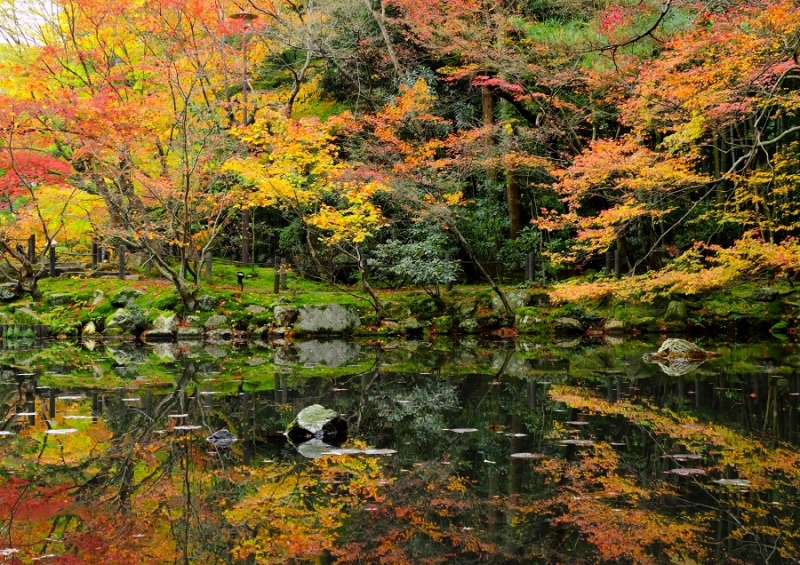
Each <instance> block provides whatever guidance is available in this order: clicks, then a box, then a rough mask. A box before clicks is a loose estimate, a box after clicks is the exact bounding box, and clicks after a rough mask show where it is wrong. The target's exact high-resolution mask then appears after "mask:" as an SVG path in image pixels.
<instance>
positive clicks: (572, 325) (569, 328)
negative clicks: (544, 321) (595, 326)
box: [556, 318, 584, 334]
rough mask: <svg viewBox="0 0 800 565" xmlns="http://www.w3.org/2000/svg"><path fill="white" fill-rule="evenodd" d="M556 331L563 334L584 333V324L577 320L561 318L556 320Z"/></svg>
mask: <svg viewBox="0 0 800 565" xmlns="http://www.w3.org/2000/svg"><path fill="white" fill-rule="evenodd" d="M556 331H558V332H562V333H573V334H574V333H583V331H584V330H583V324H581V323H580V322H579V321H578V320H576V319H575V318H559V319H557V320H556Z"/></svg>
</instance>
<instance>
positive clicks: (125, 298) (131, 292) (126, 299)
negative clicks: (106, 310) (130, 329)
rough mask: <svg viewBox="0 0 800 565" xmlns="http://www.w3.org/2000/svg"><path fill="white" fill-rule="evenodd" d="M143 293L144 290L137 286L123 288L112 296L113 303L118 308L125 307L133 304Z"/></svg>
mask: <svg viewBox="0 0 800 565" xmlns="http://www.w3.org/2000/svg"><path fill="white" fill-rule="evenodd" d="M143 294H144V292H142V291H141V290H138V289H136V288H121V289H119V290H118V291H117V292H115V293H114V294H113V295H112V296H111V305H112V306H116V307H117V308H125V307H126V306H130V305H131V304H133V302H134V300H136V299H137V298H139V297H140V296H142V295H143Z"/></svg>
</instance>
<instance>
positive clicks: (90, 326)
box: [81, 322, 97, 335]
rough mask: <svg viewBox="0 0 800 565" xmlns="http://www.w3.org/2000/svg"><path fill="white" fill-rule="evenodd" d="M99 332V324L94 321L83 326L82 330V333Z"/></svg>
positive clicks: (91, 333) (92, 333) (93, 333)
mask: <svg viewBox="0 0 800 565" xmlns="http://www.w3.org/2000/svg"><path fill="white" fill-rule="evenodd" d="M96 333H97V326H95V325H94V322H89V323H88V324H86V325H85V326H83V330H82V331H81V334H82V335H95V334H96Z"/></svg>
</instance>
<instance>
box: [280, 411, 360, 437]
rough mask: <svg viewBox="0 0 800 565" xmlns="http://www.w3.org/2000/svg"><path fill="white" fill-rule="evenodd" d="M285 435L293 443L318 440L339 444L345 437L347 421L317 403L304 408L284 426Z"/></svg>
mask: <svg viewBox="0 0 800 565" xmlns="http://www.w3.org/2000/svg"><path fill="white" fill-rule="evenodd" d="M286 436H287V437H288V438H289V441H290V442H292V443H293V444H294V445H299V444H301V443H304V442H307V441H309V440H318V441H322V442H324V443H327V444H329V445H337V444H339V445H341V443H342V442H343V441H344V440H345V439H346V438H347V421H346V420H344V419H342V418H340V417H339V414H338V413H337V412H336V411H335V410H330V409H328V408H325V407H323V406H320V405H319V404H313V405H311V406H309V407H307V408H304V409H303V410H301V411H300V413H299V414H297V418H295V419H294V421H293V422H292V423H291V424H289V426H288V427H287V428H286Z"/></svg>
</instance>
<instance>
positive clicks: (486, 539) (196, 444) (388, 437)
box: [0, 339, 800, 563]
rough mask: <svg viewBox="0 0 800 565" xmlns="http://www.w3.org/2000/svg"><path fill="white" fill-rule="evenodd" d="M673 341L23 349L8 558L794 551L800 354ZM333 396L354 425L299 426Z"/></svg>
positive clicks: (412, 559)
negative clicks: (665, 348)
mask: <svg viewBox="0 0 800 565" xmlns="http://www.w3.org/2000/svg"><path fill="white" fill-rule="evenodd" d="M656 348H657V344H650V343H643V342H625V343H616V344H609V343H607V342H604V343H595V342H581V343H580V344H578V346H577V347H572V346H571V347H570V348H564V347H561V346H559V345H550V344H545V343H537V342H533V341H524V340H521V341H516V342H514V341H495V342H482V341H478V340H472V339H471V340H463V341H461V342H454V341H447V340H437V341H435V342H403V341H390V342H386V343H380V344H376V343H367V342H346V341H336V340H329V341H308V342H295V343H279V344H275V345H274V346H273V347H269V346H266V347H256V346H254V345H249V346H236V347H225V346H223V345H214V346H205V345H203V344H187V345H184V344H181V345H180V346H177V345H174V344H158V346H155V347H147V348H145V347H137V346H136V345H134V344H114V345H107V344H102V343H100V342H97V343H95V344H93V346H92V347H91V348H85V347H79V346H75V345H72V344H66V343H55V344H51V346H50V347H47V348H41V347H40V348H33V349H20V350H14V351H2V352H0V410H2V413H1V414H2V415H1V416H0V422H1V424H0V457H1V458H2V459H1V462H0V483H1V486H2V488H0V515H2V521H0V539H2V542H0V547H5V549H3V551H10V553H7V554H4V555H0V558H4V559H7V560H9V562H11V561H10V560H12V559H13V560H16V561H14V562H19V563H30V562H33V560H34V559H41V558H43V556H48V557H47V559H48V561H47V562H51V563H75V562H81V563H94V562H97V563H100V562H103V563H109V562H110V563H128V562H136V563H174V562H176V561H180V562H183V563H232V562H234V561H235V560H244V561H245V562H251V563H276V562H289V561H300V562H324V563H334V562H336V563H348V562H360V563H377V562H391V561H394V562H397V563H420V562H430V563H439V562H441V563H444V562H448V563H449V562H456V563H459V562H472V561H477V560H480V561H482V562H489V563H531V562H537V563H564V562H568V563H598V562H601V563H602V562H609V563H610V562H618V561H622V562H631V563H661V562H665V563H666V562H683V563H692V562H697V563H705V562H712V561H714V562H720V563H725V562H730V563H734V562H754V563H755V562H759V563H760V562H770V563H784V562H787V563H788V562H793V561H792V560H793V559H794V556H796V555H798V554H800V552H799V551H798V549H799V548H798V547H797V545H798V540H797V534H796V533H795V532H797V531H798V528H797V525H798V524H797V523H796V522H797V517H796V512H795V508H796V507H797V506H798V502H800V500H798V498H800V497H798V490H797V478H798V474H799V473H800V462H799V461H798V456H797V455H796V449H795V446H796V445H797V443H798V441H800V436H798V433H800V427H799V425H798V417H797V412H798V402H797V401H798V397H800V381H799V380H798V374H797V367H798V366H800V350H798V349H797V348H796V347H795V346H793V345H784V344H772V343H769V344H742V345H718V346H706V348H707V349H713V350H714V351H716V352H718V353H720V356H719V357H716V358H713V359H709V360H708V361H707V362H706V363H705V364H704V365H703V366H702V367H697V368H693V369H692V370H691V371H689V372H688V373H685V374H681V375H671V374H669V373H665V372H663V371H661V370H660V369H659V368H658V366H657V365H654V364H649V363H646V362H645V361H643V355H644V354H645V353H647V352H652V351H654V350H655V349H656ZM314 404H321V405H323V406H325V407H326V408H330V409H332V411H333V413H335V414H337V415H339V416H338V417H339V418H341V419H342V421H344V422H346V424H347V429H348V437H347V441H346V442H344V443H343V444H341V445H331V444H330V443H325V442H324V441H322V440H323V439H324V438H317V437H312V438H308V439H309V441H304V442H295V445H296V447H294V446H292V445H291V444H290V443H289V442H288V441H287V438H286V436H285V435H284V434H283V432H284V430H286V429H287V427H288V426H289V425H290V423H291V422H292V421H293V420H294V419H295V417H296V416H297V414H298V412H300V410H301V409H303V408H305V407H308V406H311V405H314ZM223 432H224V433H223ZM312 435H314V434H312ZM212 438H214V441H211V439H212ZM317 444H319V445H317ZM304 451H307V453H304ZM309 456H311V458H309ZM98 548H100V549H98ZM11 550H14V551H11ZM49 556H52V557H49ZM76 556H77V557H76ZM76 559H77V561H76Z"/></svg>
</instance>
